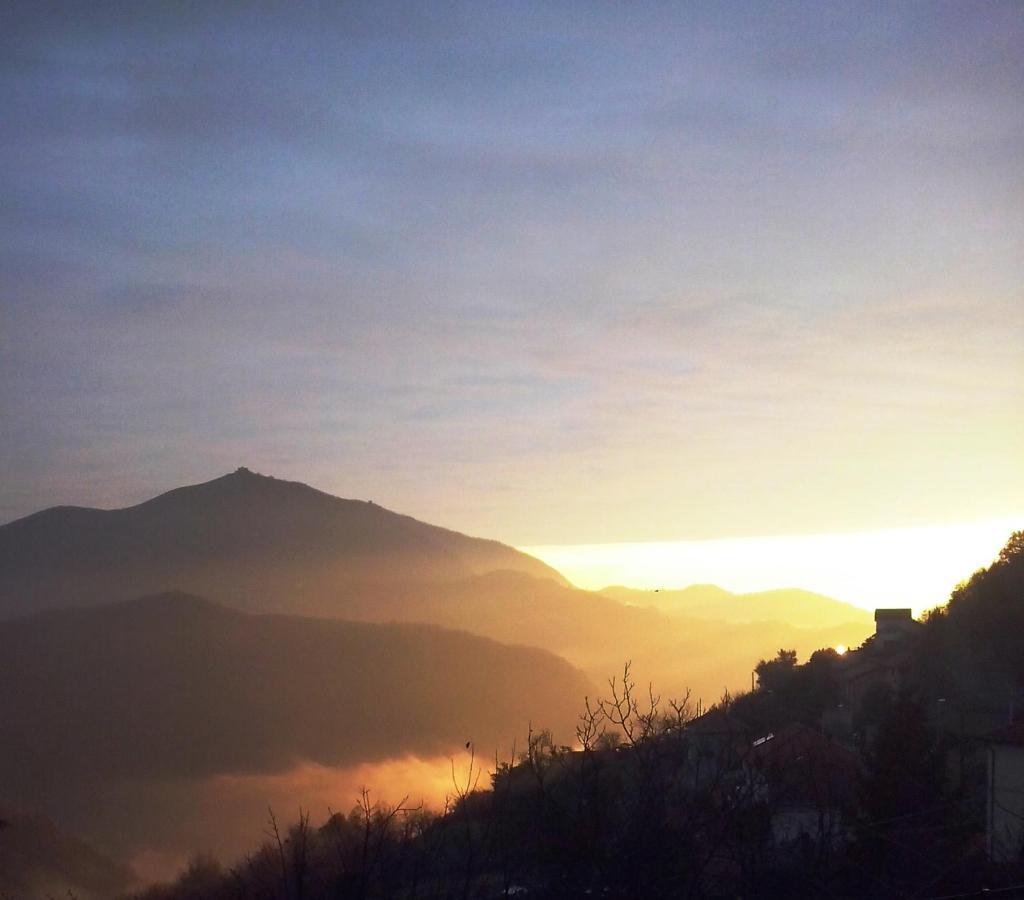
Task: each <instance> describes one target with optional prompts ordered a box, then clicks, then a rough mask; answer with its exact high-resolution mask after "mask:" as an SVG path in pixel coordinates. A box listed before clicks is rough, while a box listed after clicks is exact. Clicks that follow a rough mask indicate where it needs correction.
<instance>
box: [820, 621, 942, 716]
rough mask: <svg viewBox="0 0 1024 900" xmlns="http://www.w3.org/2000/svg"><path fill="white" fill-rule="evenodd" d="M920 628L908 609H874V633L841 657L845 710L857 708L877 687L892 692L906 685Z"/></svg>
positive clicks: (841, 688) (841, 678) (840, 672)
mask: <svg viewBox="0 0 1024 900" xmlns="http://www.w3.org/2000/svg"><path fill="white" fill-rule="evenodd" d="M921 627H922V626H921V623H920V622H918V621H916V620H915V619H914V617H913V615H912V613H911V610H909V609H876V610H875V633H874V634H873V635H872V636H871V637H870V638H868V639H867V640H866V641H865V642H864V643H863V644H862V645H861V646H860V647H859V648H858V649H856V650H851V651H850V652H849V653H847V654H846V655H845V656H844V657H843V658H842V663H841V665H840V669H839V682H840V691H841V693H842V697H843V704H844V706H845V707H846V709H848V710H851V711H852V710H856V709H858V708H859V707H860V705H861V703H862V702H863V700H864V697H865V695H866V694H867V693H868V692H869V691H870V690H871V689H872V688H875V687H877V686H879V685H885V686H887V687H889V688H890V689H892V690H893V691H898V690H899V689H900V688H901V687H903V686H905V685H906V683H907V681H908V678H909V677H910V674H911V671H912V663H913V654H914V649H915V644H916V640H915V639H916V637H917V634H918V632H919V631H920V629H921Z"/></svg>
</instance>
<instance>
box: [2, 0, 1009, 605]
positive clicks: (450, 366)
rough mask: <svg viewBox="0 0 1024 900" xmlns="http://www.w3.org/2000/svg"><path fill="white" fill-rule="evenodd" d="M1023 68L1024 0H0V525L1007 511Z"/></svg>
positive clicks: (634, 527) (567, 537) (575, 522)
mask: <svg viewBox="0 0 1024 900" xmlns="http://www.w3.org/2000/svg"><path fill="white" fill-rule="evenodd" d="M1022 99H1024V15H1022V8H1021V6H1020V4H1019V3H1017V2H1005V3H999V2H983V0H980V2H972V3H966V2H963V3H942V2H937V3H913V2H906V3H899V4H892V3H822V2H808V3H798V2H793V3H768V2H765V3H721V2H715V3H688V4H662V3H640V2H638V3H630V4H599V3H593V4H571V3H557V4H555V3H548V4H534V3H516V4H507V3H488V2H472V3H467V4H456V3H433V4H410V5H405V4H392V3H358V2H356V3H346V4H328V3H288V4H279V5H275V4H199V3H180V4H170V3H166V4H154V3H145V2H139V3H130V4H129V3H107V4H84V3H82V4H79V3H67V4H44V3H37V2H32V3H18V2H8V3H4V4H3V5H2V6H0V122H2V123H3V125H2V128H0V197H2V198H3V199H2V202H0V235H2V239H0V472H3V477H2V478H0V522H3V521H9V520H11V519H14V518H16V517H19V516H22V515H25V514H28V513H30V512H33V511H35V510H38V509H41V508H43V507H46V506H50V505H54V504H58V503H63V504H81V505H91V506H105V507H114V506H123V505H127V504H131V503H136V502H140V501H142V500H144V499H146V498H148V497H150V496H152V495H154V494H156V493H158V492H160V491H162V490H166V489H169V488H172V487H175V486H178V485H181V484H186V483H194V482H198V481H203V480H207V479H209V478H212V477H215V476H217V475H220V474H223V473H225V472H227V471H230V470H232V469H234V468H235V467H237V466H240V465H245V466H248V467H249V468H251V469H254V470H256V471H261V472H264V473H267V474H273V475H277V476H280V477H286V478H293V479H296V480H301V481H305V482H308V483H311V484H314V485H315V486H317V487H319V488H321V489H324V490H327V491H330V492H331V493H335V494H338V495H340V496H345V497H354V498H359V499H373V500H374V501H376V502H378V503H380V504H382V505H384V506H387V507H389V508H392V509H395V510H398V511H401V512H405V513H408V514H411V515H414V516H416V517H417V518H421V519H424V520H426V521H430V522H433V523H436V524H441V525H445V526H448V527H452V528H456V529H458V530H461V531H465V532H468V533H472V534H479V535H484V536H488V537H494V538H498V539H500V540H503V541H506V542H508V543H512V544H516V545H522V546H531V547H540V546H544V547H550V546H565V545H578V544H584V545H608V544H620V543H630V544H632V545H637V544H645V543H650V542H660V543H664V542H678V541H687V542H694V541H697V542H707V541H724V540H735V539H743V538H751V537H760V538H776V537H785V536H794V535H811V536H814V535H837V534H849V533H858V534H863V533H870V534H874V533H877V532H878V531H879V530H883V529H906V528H925V527H932V528H934V527H939V526H942V527H946V526H951V525H954V524H956V523H978V522H991V521H1000V522H1002V521H1005V520H1008V519H1011V518H1012V517H1014V516H1021V522H1022V525H1024V516H1022V515H1021V514H1022V513H1024V462H1022V461H1024V102H1022ZM997 549H998V544H997V545H996V546H994V547H993V548H992V553H993V554H994V553H995V551H996V550H997ZM964 574H967V573H964ZM693 580H697V579H693ZM764 586H769V585H764ZM810 586H812V587H813V585H810Z"/></svg>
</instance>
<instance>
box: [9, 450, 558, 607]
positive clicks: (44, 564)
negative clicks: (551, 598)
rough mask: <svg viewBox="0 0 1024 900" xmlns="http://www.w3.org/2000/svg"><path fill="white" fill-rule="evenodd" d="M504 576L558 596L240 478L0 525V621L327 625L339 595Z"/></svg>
mask: <svg viewBox="0 0 1024 900" xmlns="http://www.w3.org/2000/svg"><path fill="white" fill-rule="evenodd" d="M499 569H510V570H513V571H518V572H525V573H527V574H529V575H533V576H536V577H538V578H550V579H552V580H553V581H556V582H560V583H566V582H565V579H564V578H563V577H562V576H561V575H560V574H559V573H558V572H556V571H555V570H554V569H552V568H551V567H550V566H547V565H545V564H544V563H542V562H540V560H537V559H534V558H533V557H531V556H527V555H526V554H525V553H520V552H519V551H518V550H515V549H513V548H512V547H508V546H506V545H504V544H501V543H499V542H497V541H490V540H482V539H480V538H473V537H467V536H466V535H464V534H459V533H458V532H455V531H449V530H447V529H444V528H438V527H436V526H434V525H427V524H425V523H423V522H419V521H417V520H416V519H412V518H410V517H408V516H403V515H399V514H397V513H393V512H390V511H388V510H386V509H383V508H382V507H380V506H377V505H375V504H373V503H369V502H363V501H357V500H343V499H340V498H338V497H333V496H331V495H330V494H325V493H323V492H322V491H318V490H315V489H314V488H311V487H309V486H307V485H304V484H300V483H298V482H292V481H282V480H278V479H276V478H271V477H268V476H264V475H258V474H255V473H253V472H250V471H249V470H248V469H245V468H240V469H238V470H237V471H235V472H234V473H232V474H230V475H225V476H223V477H221V478H216V479H214V480H213V481H208V482H205V483H204V484H197V485H192V486H189V487H182V488H178V489H177V490H172V491H168V492H167V493H165V494H161V495H160V496H158V497H155V498H153V499H152V500H148V501H146V502H145V503H140V504H139V505H138V506H132V507H128V508H126V509H114V510H101V509H87V508H82V507H72V506H58V507H54V508H52V509H47V510H44V511H42V512H39V513H35V514H34V515H30V516H26V517H25V518H22V519H18V520H16V521H14V522H10V523H8V524H6V525H3V526H0V618H5V617H11V616H15V615H20V614H24V613H28V612H38V611H39V610H42V609H50V608H54V607H61V606H73V605H82V604H88V603H107V602H111V601H117V600H128V599H131V598H133V597H139V596H141V595H143V594H148V593H155V592H159V591H165V590H168V589H175V590H182V591H188V592H192V593H196V594H200V595H202V596H207V597H212V598H216V599H217V600H220V601H222V602H225V603H228V604H230V605H232V606H236V607H239V608H246V609H253V610H258V611H287V612H310V611H321V612H323V611H329V610H330V607H331V601H332V597H333V595H334V592H335V591H336V590H337V589H338V588H339V586H342V585H346V584H347V585H352V584H360V583H370V584H374V583H377V584H379V583H382V582H394V581H398V580H406V581H416V582H425V581H432V580H447V579H453V578H463V577H466V576H469V575H474V574H479V573H483V572H491V571H494V570H499ZM282 604H285V607H284V608H282Z"/></svg>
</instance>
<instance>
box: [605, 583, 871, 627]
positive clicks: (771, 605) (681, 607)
mask: <svg viewBox="0 0 1024 900" xmlns="http://www.w3.org/2000/svg"><path fill="white" fill-rule="evenodd" d="M600 593H602V594H604V595H605V596H606V597H612V598H613V599H615V600H618V601H620V602H622V603H628V604H629V605H630V606H645V607H651V608H653V609H659V610H661V611H662V612H667V613H680V614H682V615H686V616H692V617H693V618H696V619H714V620H715V621H719V622H744V623H749V622H789V623H791V624H796V623H799V625H800V627H801V628H830V627H834V626H836V625H844V624H849V623H853V622H857V623H862V624H865V625H869V624H870V623H871V622H872V621H873V620H872V614H871V613H870V612H868V611H867V610H865V609H861V608H860V607H859V606H853V605H852V604H850V603H843V602H842V601H841V600H834V599H833V598H832V597H826V596H825V595H824V594H815V593H813V592H812V591H804V590H801V589H799V588H779V589H776V590H772V591H758V592H757V593H751V594H734V593H731V592H730V591H727V590H724V589H723V588H720V587H717V586H716V585H713V584H694V585H691V586H690V587H687V588H682V589H679V590H658V591H640V590H636V589H634V588H627V587H621V586H615V587H606V588H602V589H601V591H600Z"/></svg>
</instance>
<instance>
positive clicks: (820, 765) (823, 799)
mask: <svg viewBox="0 0 1024 900" xmlns="http://www.w3.org/2000/svg"><path fill="white" fill-rule="evenodd" d="M745 765H746V769H747V772H748V777H749V778H750V779H751V780H752V783H753V784H754V785H755V787H756V793H757V794H758V795H759V796H760V797H761V799H763V800H764V801H765V802H766V803H767V804H768V809H769V810H770V816H771V831H772V837H773V839H774V841H775V843H776V845H779V846H781V845H785V844H789V843H791V842H793V841H796V840H799V839H801V838H804V837H806V838H809V839H812V840H813V841H815V842H817V843H818V845H819V846H823V845H830V846H836V845H838V844H839V843H842V842H843V841H844V840H845V839H846V821H847V816H848V814H849V811H850V810H851V809H852V808H853V807H854V805H855V802H856V797H855V785H856V782H857V777H858V773H859V769H860V764H859V762H858V760H857V756H856V754H854V753H852V752H851V751H850V750H848V749H846V748H845V747H843V746H841V745H840V744H839V743H837V742H836V741H833V740H832V739H831V738H829V737H828V736H827V735H825V734H824V733H822V732H821V731H819V730H817V729H815V728H810V727H808V726H807V725H803V724H801V723H799V722H794V723H792V724H790V725H787V726H786V727H785V728H783V729H782V730H781V731H779V732H778V733H775V734H769V735H766V736H765V737H762V738H759V739H758V740H757V741H755V742H754V744H753V746H752V747H751V749H750V752H749V753H748V754H747V758H746V761H745Z"/></svg>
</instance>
